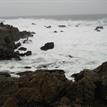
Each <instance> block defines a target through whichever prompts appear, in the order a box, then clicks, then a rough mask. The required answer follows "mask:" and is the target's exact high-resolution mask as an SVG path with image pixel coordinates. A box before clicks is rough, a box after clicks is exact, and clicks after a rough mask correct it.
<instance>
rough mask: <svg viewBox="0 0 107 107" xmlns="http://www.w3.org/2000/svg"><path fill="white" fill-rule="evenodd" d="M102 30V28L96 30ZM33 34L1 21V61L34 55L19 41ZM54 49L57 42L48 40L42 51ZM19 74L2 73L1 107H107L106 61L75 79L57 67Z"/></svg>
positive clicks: (0, 84)
mask: <svg viewBox="0 0 107 107" xmlns="http://www.w3.org/2000/svg"><path fill="white" fill-rule="evenodd" d="M33 25H34V23H33ZM59 27H66V26H64V25H60V26H59ZM46 28H51V26H46ZM99 29H100V30H101V29H102V27H99V28H97V29H96V30H99ZM55 33H57V31H55ZM32 36H33V33H32V32H27V31H22V32H20V31H19V30H18V28H15V27H13V26H10V25H4V24H3V23H0V60H10V59H12V58H14V59H15V60H21V57H23V56H29V55H31V54H32V52H31V51H30V50H27V49H26V48H25V47H21V43H20V42H17V43H16V41H18V40H20V39H21V38H25V40H24V41H23V43H25V42H27V40H28V37H32ZM53 48H54V43H53V42H49V43H46V44H44V46H42V47H41V50H44V51H47V50H48V49H53ZM16 49H17V51H15V50H16ZM20 50H22V51H25V53H20V52H19V51H20ZM69 57H70V58H72V56H71V55H69ZM26 68H28V69H29V68H30V66H26ZM17 75H18V77H17V78H16V77H11V74H9V73H8V72H6V71H5V72H4V71H3V72H0V107H107V62H104V63H103V64H102V65H100V66H98V67H97V68H95V69H93V70H89V69H85V70H83V71H81V72H80V73H76V74H73V75H72V77H73V78H74V81H73V80H68V79H67V78H66V77H65V71H64V70H58V69H54V70H46V69H44V70H35V71H33V72H32V71H25V72H20V73H17Z"/></svg>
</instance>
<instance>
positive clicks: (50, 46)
mask: <svg viewBox="0 0 107 107" xmlns="http://www.w3.org/2000/svg"><path fill="white" fill-rule="evenodd" d="M53 48H54V42H48V43H46V44H45V45H44V46H42V47H41V48H40V49H41V50H44V51H47V50H49V49H53Z"/></svg>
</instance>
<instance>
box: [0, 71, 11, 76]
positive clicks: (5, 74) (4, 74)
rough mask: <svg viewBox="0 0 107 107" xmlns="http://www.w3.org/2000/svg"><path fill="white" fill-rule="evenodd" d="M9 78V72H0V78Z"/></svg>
mask: <svg viewBox="0 0 107 107" xmlns="http://www.w3.org/2000/svg"><path fill="white" fill-rule="evenodd" d="M1 76H2V77H11V75H10V74H9V71H0V77H1Z"/></svg>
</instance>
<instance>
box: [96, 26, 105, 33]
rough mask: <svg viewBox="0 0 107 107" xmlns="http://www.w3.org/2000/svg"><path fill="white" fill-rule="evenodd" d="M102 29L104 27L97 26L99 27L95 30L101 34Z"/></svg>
mask: <svg viewBox="0 0 107 107" xmlns="http://www.w3.org/2000/svg"><path fill="white" fill-rule="evenodd" d="M102 29H104V27H103V26H97V27H96V28H95V30H96V31H97V32H100V31H101V30H102Z"/></svg>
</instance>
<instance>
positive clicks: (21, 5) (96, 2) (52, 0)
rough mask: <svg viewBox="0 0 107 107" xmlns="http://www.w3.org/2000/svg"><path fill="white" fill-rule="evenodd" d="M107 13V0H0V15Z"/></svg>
mask: <svg viewBox="0 0 107 107" xmlns="http://www.w3.org/2000/svg"><path fill="white" fill-rule="evenodd" d="M58 14H59V15H65V14H67V15H69V14H107V0H0V16H30V15H31V16H32V15H34V16H36V15H58Z"/></svg>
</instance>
